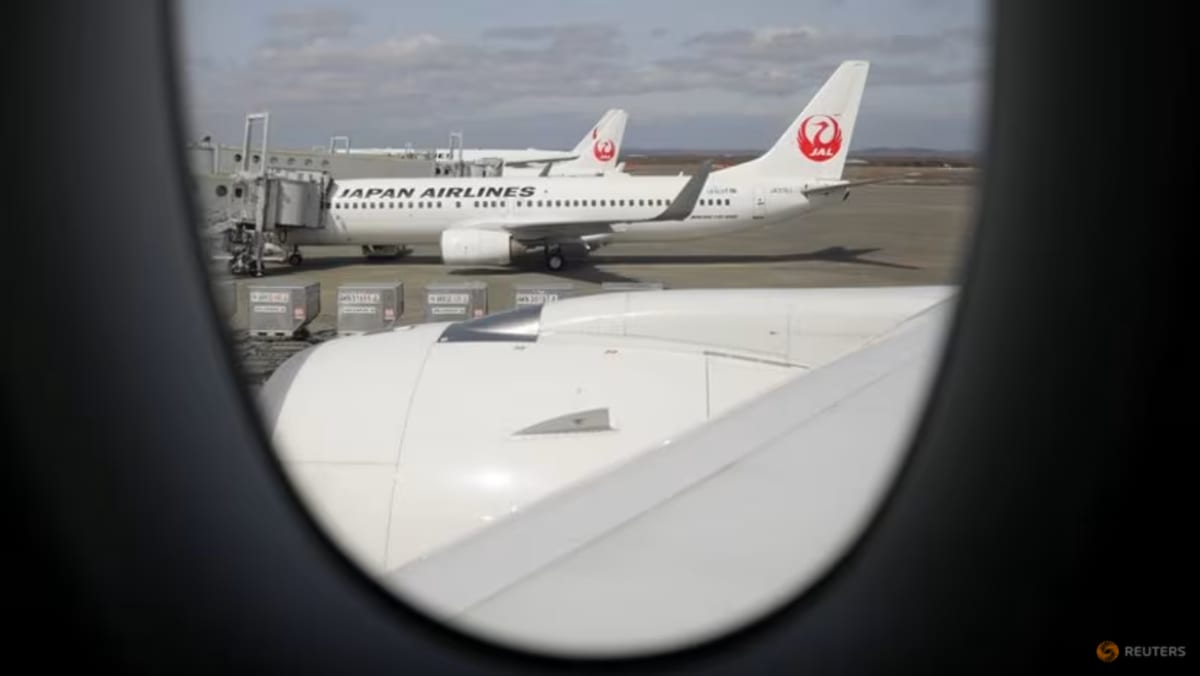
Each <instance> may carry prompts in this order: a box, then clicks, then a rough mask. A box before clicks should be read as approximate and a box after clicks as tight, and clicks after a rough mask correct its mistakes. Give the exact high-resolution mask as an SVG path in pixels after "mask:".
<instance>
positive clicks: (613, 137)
mask: <svg viewBox="0 0 1200 676" xmlns="http://www.w3.org/2000/svg"><path fill="white" fill-rule="evenodd" d="M628 119H629V115H628V114H627V113H626V112H625V111H624V110H621V109H619V108H614V109H612V110H610V111H608V112H606V113H604V116H603V117H601V118H600V121H599V122H597V123H596V126H595V127H592V129H591V130H590V131H588V133H587V134H584V136H583V138H582V139H580V141H579V143H578V144H577V145H576V146H575V150H573V151H572V152H573V153H574V154H576V155H578V156H579V157H578V158H576V159H574V160H571V161H570V162H566V163H564V165H565V166H563V168H564V169H566V168H568V167H569V168H570V169H571V170H581V169H583V170H588V171H595V172H597V173H599V172H601V171H612V170H613V169H614V168H615V167H616V166H617V157H618V156H619V155H620V154H621V144H622V143H623V142H624V141H625V122H626V121H627V120H628ZM550 173H551V174H554V173H555V171H554V170H551V172H550Z"/></svg>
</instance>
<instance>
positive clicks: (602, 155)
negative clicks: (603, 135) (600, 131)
mask: <svg viewBox="0 0 1200 676" xmlns="http://www.w3.org/2000/svg"><path fill="white" fill-rule="evenodd" d="M592 154H593V155H595V156H596V159H598V160H600V161H601V162H607V161H609V160H611V159H612V158H614V157H616V156H617V144H615V143H613V142H612V139H605V140H603V141H597V142H596V144H595V145H594V146H592Z"/></svg>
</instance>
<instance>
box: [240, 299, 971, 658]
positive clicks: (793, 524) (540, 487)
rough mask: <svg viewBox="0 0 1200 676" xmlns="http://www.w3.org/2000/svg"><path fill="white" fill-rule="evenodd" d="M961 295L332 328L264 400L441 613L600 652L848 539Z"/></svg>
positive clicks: (281, 442) (514, 637)
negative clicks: (355, 333)
mask: <svg viewBox="0 0 1200 676" xmlns="http://www.w3.org/2000/svg"><path fill="white" fill-rule="evenodd" d="M952 303H953V289H951V288H948V287H892V288H860V289H853V288H851V289H824V288H823V289H728V290H711V289H696V290H667V291H643V292H627V293H602V294H597V295H591V296H583V297H577V298H570V299H565V300H558V301H554V302H551V303H547V304H545V305H543V306H540V307H530V308H522V309H520V310H516V311H513V312H509V313H501V314H496V315H491V316H487V317H484V318H481V319H476V320H472V321H467V322H458V323H451V324H446V323H435V324H421V325H417V326H415V327H404V329H397V330H394V331H386V332H381V333H378V334H373V335H368V336H363V337H360V338H349V339H338V340H333V341H329V342H327V343H323V344H321V345H319V346H317V347H314V348H311V349H309V350H306V351H305V352H302V353H300V354H298V355H297V356H295V357H293V358H292V359H291V360H289V361H288V362H286V363H285V364H284V365H282V366H281V367H280V368H279V369H278V370H277V371H276V372H275V374H274V375H272V377H271V379H270V380H269V381H268V383H267V384H266V386H264V388H263V391H262V398H263V406H264V417H265V419H266V425H267V428H268V429H269V430H270V431H271V435H272V438H273V441H274V442H275V447H276V449H277V450H278V452H279V453H280V456H281V459H282V461H283V464H284V467H285V468H286V470H287V472H288V474H289V476H290V477H291V478H292V479H293V480H294V481H295V483H296V485H297V488H298V490H299V492H300V494H301V495H302V496H304V498H305V500H306V502H307V503H308V504H309V505H310V506H311V507H312V508H313V510H314V512H315V514H316V516H317V517H318V520H319V521H320V522H322V523H323V524H324V525H325V527H326V528H327V529H328V531H329V533H330V534H331V535H332V536H333V537H334V538H335V540H337V541H338V542H339V543H341V544H342V545H343V546H344V547H346V549H347V551H348V553H349V554H350V555H351V556H353V557H354V558H355V559H356V560H357V561H359V562H360V563H361V564H362V565H363V566H364V567H365V568H366V569H367V570H368V571H371V572H372V573H374V574H376V575H378V576H380V577H381V578H382V580H383V581H384V582H385V583H386V584H389V585H393V586H394V588H395V589H397V590H399V591H400V592H401V593H402V595H403V597H404V598H405V599H406V600H407V601H409V602H411V603H414V604H416V605H417V606H419V607H420V608H422V609H424V610H425V611H426V612H428V613H429V614H431V615H433V616H436V617H440V618H443V619H446V620H449V621H451V622H453V623H454V624H455V625H456V626H459V627H464V628H466V629H468V630H477V631H479V632H481V633H484V634H488V635H491V636H493V637H498V638H501V639H504V640H507V641H512V642H515V643H517V644H526V645H529V644H531V643H537V644H539V646H540V647H541V648H546V647H551V648H556V649H565V648H568V647H569V648H570V649H572V650H577V651H582V652H585V653H591V654H604V653H605V652H611V651H620V652H634V653H636V652H638V651H639V650H640V649H642V648H646V649H650V648H652V647H653V648H661V647H664V645H677V644H680V643H682V642H688V641H693V640H703V639H704V638H706V637H708V636H711V635H713V634H716V633H720V632H722V631H724V630H726V629H729V628H732V627H734V626H736V625H738V624H739V623H741V622H742V620H743V619H745V618H747V617H750V616H753V615H758V614H761V613H762V612H766V611H769V610H770V609H772V608H774V607H777V606H778V605H779V604H781V603H783V602H785V601H787V600H788V599H789V598H790V597H791V596H792V595H794V594H796V593H798V592H800V591H802V590H803V589H804V588H806V587H807V586H809V585H811V584H813V583H814V582H815V581H816V580H818V579H820V577H821V576H822V575H823V574H824V572H825V571H827V570H828V569H829V568H830V566H832V565H834V564H835V563H836V562H837V561H838V560H839V559H840V557H841V556H842V555H843V554H844V553H845V552H846V551H847V550H848V548H849V547H851V546H852V545H853V543H854V542H855V540H856V539H857V537H858V536H859V535H860V534H861V532H862V528H863V526H864V524H866V523H868V522H869V521H870V519H871V518H872V517H873V516H874V514H875V513H876V511H877V509H878V508H879V506H880V504H881V502H882V500H883V499H884V496H885V495H886V493H887V491H888V490H889V487H890V486H891V483H892V480H893V478H894V477H895V475H896V472H897V471H898V470H899V468H900V466H901V464H902V462H903V460H904V453H905V451H906V449H907V444H908V439H909V435H910V434H911V432H912V430H913V428H914V426H915V424H916V423H917V418H918V414H919V412H920V410H921V408H922V405H923V400H924V397H925V391H926V388H927V386H928V383H929V380H930V378H931V377H932V375H933V372H934V366H935V365H936V362H937V360H938V354H939V347H940V342H941V340H942V336H943V334H944V327H945V326H946V324H947V321H948V318H949V316H950V311H951V308H952Z"/></svg>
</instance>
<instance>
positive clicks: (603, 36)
mask: <svg viewBox="0 0 1200 676" xmlns="http://www.w3.org/2000/svg"><path fill="white" fill-rule="evenodd" d="M482 37H483V38H484V39H485V40H497V41H510V42H520V43H545V45H544V46H540V47H537V46H535V47H532V48H530V47H526V49H525V51H529V52H545V53H555V54H563V53H567V52H570V51H573V50H578V51H583V52H587V53H589V54H592V55H606V56H613V55H620V54H624V53H625V51H626V46H625V44H624V41H623V40H622V38H621V31H620V29H619V28H617V27H616V26H612V25H609V24H600V23H572V24H560V25H554V26H510V27H502V28H490V29H488V30H486V31H484V32H483V36H482Z"/></svg>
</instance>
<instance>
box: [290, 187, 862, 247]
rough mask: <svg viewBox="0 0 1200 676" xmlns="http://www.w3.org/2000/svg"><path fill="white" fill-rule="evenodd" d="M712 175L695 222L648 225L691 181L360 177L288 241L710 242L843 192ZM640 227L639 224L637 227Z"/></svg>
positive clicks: (693, 216)
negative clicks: (565, 238) (517, 234)
mask: <svg viewBox="0 0 1200 676" xmlns="http://www.w3.org/2000/svg"><path fill="white" fill-rule="evenodd" d="M725 176H726V174H725V172H715V173H713V174H712V175H710V176H709V178H708V181H707V182H706V183H705V186H704V189H703V192H702V193H701V196H700V199H699V201H698V202H697V204H696V207H695V209H694V210H693V211H692V213H691V215H690V216H688V217H687V218H686V219H683V220H674V221H647V220H646V219H650V218H653V217H655V216H656V215H658V214H660V213H662V212H663V211H664V210H665V209H666V208H667V206H668V205H669V204H670V203H671V201H672V200H674V199H675V197H676V196H677V195H678V194H679V192H680V190H681V189H682V187H683V186H684V184H685V183H686V182H687V181H688V177H687V176H638V177H628V176H627V177H613V178H593V179H569V178H508V177H500V178H443V179H421V180H412V179H380V180H373V179H355V180H347V181H339V182H338V183H337V184H336V185H335V186H334V189H333V191H332V193H331V194H332V195H333V197H332V198H331V200H330V205H329V209H328V211H327V213H326V218H327V221H326V223H325V227H324V228H321V229H314V230H298V231H296V232H294V233H293V234H291V235H289V237H290V239H289V241H290V242H294V243H296V244H436V243H438V242H439V240H440V237H441V234H442V232H444V231H446V230H451V229H459V228H462V229H473V230H504V229H506V228H507V227H509V226H523V225H531V224H532V225H536V224H539V223H547V224H560V223H580V222H582V223H586V222H603V223H611V224H612V231H611V232H610V233H604V234H602V235H594V236H589V237H587V238H586V239H588V240H589V241H598V242H619V241H669V240H679V239H690V238H697V237H706V236H710V235H716V234H721V233H725V232H732V231H736V230H742V229H746V228H750V227H755V226H759V225H763V224H766V223H769V222H772V221H778V220H783V219H787V218H791V217H795V216H797V215H799V214H801V213H803V212H805V211H808V210H810V209H812V208H814V207H816V206H820V205H821V204H823V203H825V202H827V201H837V200H840V199H841V198H842V192H843V190H841V189H838V190H833V191H832V192H831V194H829V195H825V196H822V197H819V198H818V197H814V196H813V195H808V196H806V195H805V194H804V190H805V188H806V187H807V186H806V184H805V182H804V181H803V180H789V179H762V180H758V179H756V180H755V181H754V182H753V183H750V182H746V180H745V177H741V180H738V179H735V178H734V177H732V176H731V177H728V178H726V177H725ZM637 221H642V222H637Z"/></svg>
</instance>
